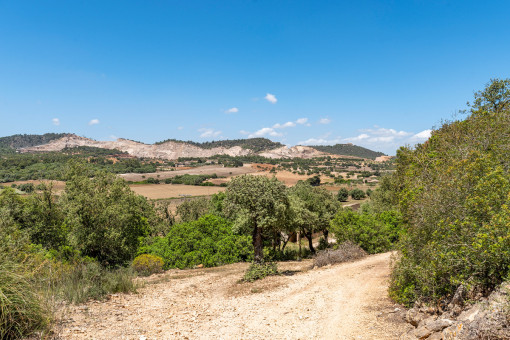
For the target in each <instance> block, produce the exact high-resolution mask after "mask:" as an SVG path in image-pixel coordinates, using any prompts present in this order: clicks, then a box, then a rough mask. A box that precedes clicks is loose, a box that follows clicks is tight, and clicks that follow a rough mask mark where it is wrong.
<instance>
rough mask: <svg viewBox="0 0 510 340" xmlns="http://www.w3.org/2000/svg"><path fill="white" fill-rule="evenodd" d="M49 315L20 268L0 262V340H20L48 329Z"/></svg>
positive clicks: (6, 261)
mask: <svg viewBox="0 0 510 340" xmlns="http://www.w3.org/2000/svg"><path fill="white" fill-rule="evenodd" d="M50 320H51V314H50V311H49V310H48V309H46V308H45V306H44V304H43V302H42V301H41V299H40V297H39V296H38V294H37V291H36V290H35V289H34V285H33V283H32V279H31V277H30V275H29V274H27V273H24V270H23V268H22V266H21V265H18V264H15V263H13V262H11V261H9V260H6V259H2V261H0V339H18V338H24V337H26V336H28V335H30V334H32V333H34V332H35V331H38V330H43V329H45V328H46V327H48V325H49V323H50Z"/></svg>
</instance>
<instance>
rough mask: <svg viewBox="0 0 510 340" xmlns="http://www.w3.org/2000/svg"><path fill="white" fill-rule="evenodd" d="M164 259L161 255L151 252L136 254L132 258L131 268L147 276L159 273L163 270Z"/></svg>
mask: <svg viewBox="0 0 510 340" xmlns="http://www.w3.org/2000/svg"><path fill="white" fill-rule="evenodd" d="M163 264H164V261H163V259H162V258H161V257H159V256H156V255H151V254H142V255H138V256H137V257H136V258H135V259H134V260H133V268H134V270H136V272H137V273H139V274H141V275H143V276H147V275H151V274H156V273H161V272H162V271H163Z"/></svg>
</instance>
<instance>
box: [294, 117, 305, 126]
mask: <svg viewBox="0 0 510 340" xmlns="http://www.w3.org/2000/svg"><path fill="white" fill-rule="evenodd" d="M306 122H308V118H299V119H298V120H296V123H298V124H301V125H303V124H306Z"/></svg>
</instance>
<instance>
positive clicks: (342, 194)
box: [336, 188, 349, 202]
mask: <svg viewBox="0 0 510 340" xmlns="http://www.w3.org/2000/svg"><path fill="white" fill-rule="evenodd" d="M336 197H337V199H338V200H339V201H340V202H347V200H348V199H349V191H348V190H347V189H346V188H340V190H338V194H337V196H336Z"/></svg>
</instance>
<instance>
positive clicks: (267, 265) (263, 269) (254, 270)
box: [243, 262, 279, 282]
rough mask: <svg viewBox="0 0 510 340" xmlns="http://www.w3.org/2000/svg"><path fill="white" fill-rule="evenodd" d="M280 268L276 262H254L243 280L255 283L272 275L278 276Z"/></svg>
mask: <svg viewBox="0 0 510 340" xmlns="http://www.w3.org/2000/svg"><path fill="white" fill-rule="evenodd" d="M278 274H279V272H278V266H277V264H276V262H261V263H256V262H253V263H252V264H250V267H248V269H247V270H246V273H245V274H244V278H243V280H244V281H246V282H253V281H256V280H260V279H263V278H265V277H266V276H270V275H278Z"/></svg>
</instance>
